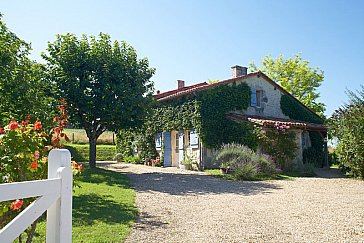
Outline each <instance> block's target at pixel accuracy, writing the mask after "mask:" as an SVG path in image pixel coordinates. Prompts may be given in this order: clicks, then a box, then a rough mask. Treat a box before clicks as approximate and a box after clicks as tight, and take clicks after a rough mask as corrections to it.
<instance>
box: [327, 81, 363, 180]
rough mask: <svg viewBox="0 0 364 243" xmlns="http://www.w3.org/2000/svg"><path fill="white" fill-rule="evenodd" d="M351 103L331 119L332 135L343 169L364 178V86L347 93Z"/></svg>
mask: <svg viewBox="0 0 364 243" xmlns="http://www.w3.org/2000/svg"><path fill="white" fill-rule="evenodd" d="M347 94H348V97H349V102H348V103H347V104H345V105H344V106H343V107H341V108H339V109H338V110H336V111H335V112H334V114H333V115H332V117H331V118H330V119H329V122H328V126H329V128H330V129H329V131H330V135H331V137H333V138H337V147H336V149H335V154H336V155H337V156H338V158H339V161H340V164H341V166H342V167H344V168H346V169H348V170H349V171H350V172H351V173H352V174H353V175H354V176H357V177H361V178H364V146H363V145H364V144H363V141H364V86H362V87H361V90H360V91H357V92H356V93H355V92H353V91H347Z"/></svg>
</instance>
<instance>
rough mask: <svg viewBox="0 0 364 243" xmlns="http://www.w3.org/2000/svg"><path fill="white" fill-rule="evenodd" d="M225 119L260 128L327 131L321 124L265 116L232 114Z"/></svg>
mask: <svg viewBox="0 0 364 243" xmlns="http://www.w3.org/2000/svg"><path fill="white" fill-rule="evenodd" d="M227 117H228V118H230V119H232V120H234V121H237V122H240V121H248V122H251V123H254V124H257V125H259V126H262V127H276V126H281V125H286V126H290V127H291V128H298V129H302V130H309V131H317V132H326V131H327V129H326V127H324V126H323V125H321V124H316V123H310V122H302V121H297V120H292V119H284V118H276V117H266V116H250V115H245V114H241V113H234V112H230V113H228V114H227Z"/></svg>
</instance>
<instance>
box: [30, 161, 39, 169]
mask: <svg viewBox="0 0 364 243" xmlns="http://www.w3.org/2000/svg"><path fill="white" fill-rule="evenodd" d="M30 167H31V168H32V169H36V168H38V163H37V162H36V161H33V162H32V164H31V165H30Z"/></svg>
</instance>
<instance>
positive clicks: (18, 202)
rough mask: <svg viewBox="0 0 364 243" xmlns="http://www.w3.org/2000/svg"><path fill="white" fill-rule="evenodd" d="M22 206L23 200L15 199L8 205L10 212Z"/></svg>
mask: <svg viewBox="0 0 364 243" xmlns="http://www.w3.org/2000/svg"><path fill="white" fill-rule="evenodd" d="M22 206H23V200H19V199H16V200H15V201H14V202H12V203H11V204H10V208H11V210H13V211H15V210H19V209H20V208H21V207H22Z"/></svg>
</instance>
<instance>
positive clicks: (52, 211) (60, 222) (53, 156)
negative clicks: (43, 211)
mask: <svg viewBox="0 0 364 243" xmlns="http://www.w3.org/2000/svg"><path fill="white" fill-rule="evenodd" d="M48 178H49V179H52V178H61V180H62V181H61V196H60V198H58V199H57V201H55V202H54V203H53V204H52V206H51V207H50V208H49V209H48V210H47V243H60V242H62V243H63V242H65V243H68V242H72V169H71V154H70V152H69V151H68V150H67V149H54V150H52V151H51V152H50V153H49V156H48Z"/></svg>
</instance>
